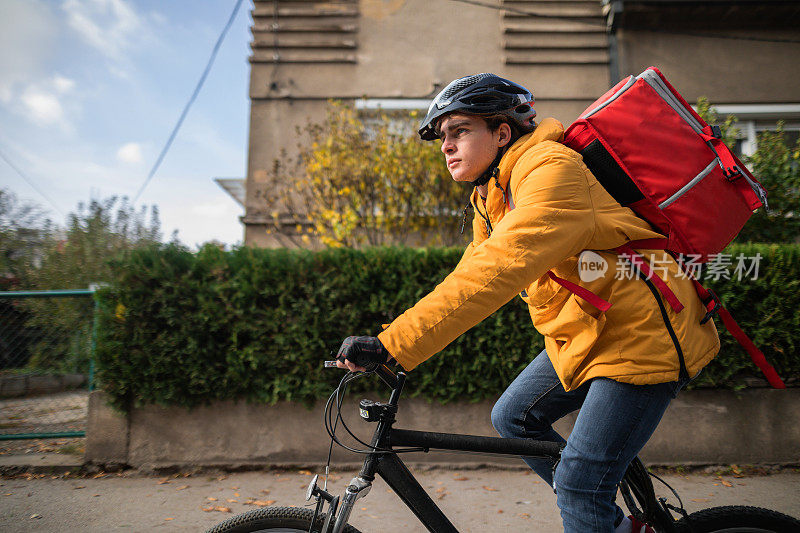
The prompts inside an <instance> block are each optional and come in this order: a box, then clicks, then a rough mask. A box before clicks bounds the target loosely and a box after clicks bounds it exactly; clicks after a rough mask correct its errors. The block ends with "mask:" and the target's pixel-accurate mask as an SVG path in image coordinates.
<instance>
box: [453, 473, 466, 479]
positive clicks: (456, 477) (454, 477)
mask: <svg viewBox="0 0 800 533" xmlns="http://www.w3.org/2000/svg"><path fill="white" fill-rule="evenodd" d="M453 479H455V480H456V481H466V480H468V479H469V478H468V477H466V476H462V475H461V474H456V475H455V476H453Z"/></svg>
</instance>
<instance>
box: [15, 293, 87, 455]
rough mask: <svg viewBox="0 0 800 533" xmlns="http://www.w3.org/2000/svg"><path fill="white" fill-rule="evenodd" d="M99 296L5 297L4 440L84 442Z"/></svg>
mask: <svg viewBox="0 0 800 533" xmlns="http://www.w3.org/2000/svg"><path fill="white" fill-rule="evenodd" d="M93 295H94V290H91V289H90V290H69V291H25V292H22V291H13V292H0V440H11V439H41V438H60V437H83V436H85V435H86V421H87V410H88V396H89V392H90V391H91V389H92V382H93V378H94V366H93V361H94V349H95V337H96V328H97V308H96V302H95V299H94V298H93Z"/></svg>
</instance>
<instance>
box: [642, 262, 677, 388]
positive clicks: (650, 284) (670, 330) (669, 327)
mask: <svg viewBox="0 0 800 533" xmlns="http://www.w3.org/2000/svg"><path fill="white" fill-rule="evenodd" d="M636 271H637V273H638V275H639V278H640V279H641V280H642V281H644V282H645V283H646V284H647V288H648V289H650V292H651V293H653V298H655V300H656V303H657V304H658V308H659V309H660V310H661V318H662V319H663V320H664V325H665V326H666V328H667V332H668V333H669V336H670V338H671V339H672V344H674V345H675V350H676V351H677V352H678V362H679V363H680V371H679V373H678V377H679V378H680V379H685V380H688V379H689V371H688V370H687V369H686V360H685V359H684V357H683V350H682V349H681V343H680V342H679V341H678V336H677V335H676V334H675V330H674V329H673V328H672V322H670V320H669V316H668V315H667V309H666V308H665V307H664V302H662V301H661V298H660V297H659V295H658V289H656V287H655V285H653V282H652V281H650V280H649V279H647V278H645V277H643V276H642V273H641V272H640V271H639V270H638V269H637V270H636Z"/></svg>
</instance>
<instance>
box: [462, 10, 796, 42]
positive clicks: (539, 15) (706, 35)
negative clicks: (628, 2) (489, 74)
mask: <svg viewBox="0 0 800 533" xmlns="http://www.w3.org/2000/svg"><path fill="white" fill-rule="evenodd" d="M452 1H453V2H458V3H461V4H469V5H473V6H480V7H485V8H487V9H494V10H496V11H508V12H509V13H517V14H519V15H526V16H528V17H533V18H541V19H554V20H565V21H571V22H582V23H584V24H589V25H593V26H603V27H605V26H606V23H605V21H604V20H597V19H596V18H587V17H569V16H565V15H553V14H550V13H536V12H533V11H528V10H527V9H519V8H517V7H513V6H509V5H502V6H500V5H496V4H489V3H487V2H481V1H479V0H452ZM637 31H646V32H649V33H667V34H673V35H690V36H692V37H704V38H709V39H729V40H733V41H757V42H762V43H800V39H780V38H767V37H752V36H747V35H721V34H718V33H705V32H698V31H677V30H676V31H672V30H653V29H646V30H637Z"/></svg>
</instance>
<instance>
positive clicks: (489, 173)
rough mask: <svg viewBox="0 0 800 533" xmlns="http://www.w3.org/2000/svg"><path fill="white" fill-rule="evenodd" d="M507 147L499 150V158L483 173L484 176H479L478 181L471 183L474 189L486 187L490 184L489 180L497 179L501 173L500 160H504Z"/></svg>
mask: <svg viewBox="0 0 800 533" xmlns="http://www.w3.org/2000/svg"><path fill="white" fill-rule="evenodd" d="M505 148H506V147H503V148H500V149H498V150H497V156H496V157H495V158H494V161H492V163H491V164H490V165H489V167H488V168H487V169H486V170H484V171H483V174H481V175H480V176H478V178H477V179H475V180H473V181H471V182H470V183H471V185H472V186H473V187H480V186H481V185H486V184H487V183H489V180H490V179H492V178H496V177H497V175H498V174H499V173H500V168H499V166H500V160H501V159H502V158H503V154H505V153H506V150H505Z"/></svg>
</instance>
